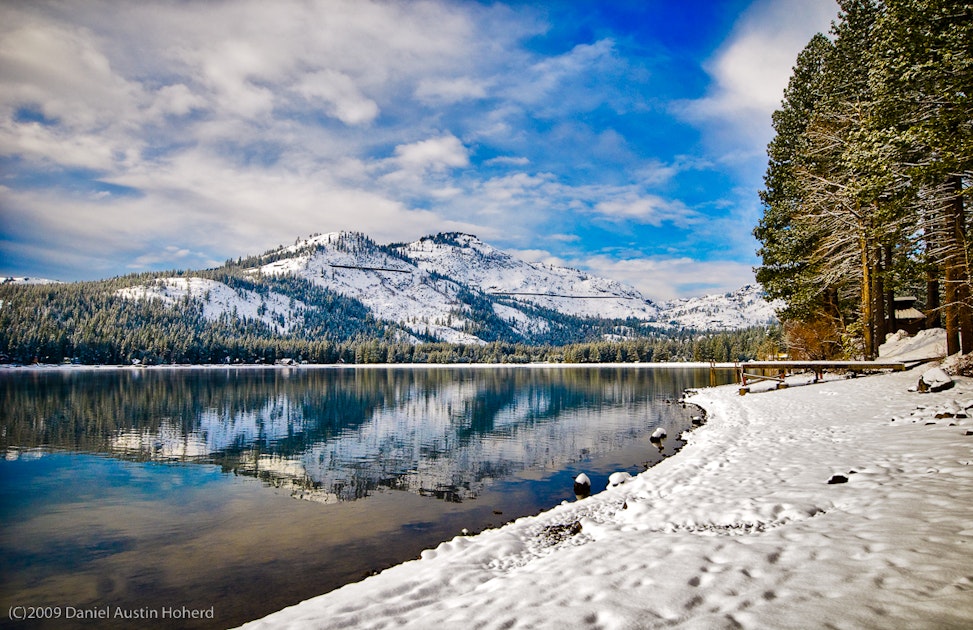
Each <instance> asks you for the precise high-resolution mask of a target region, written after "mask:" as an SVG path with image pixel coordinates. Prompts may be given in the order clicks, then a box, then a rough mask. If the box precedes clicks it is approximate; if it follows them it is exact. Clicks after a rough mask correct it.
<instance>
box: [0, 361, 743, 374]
mask: <svg viewBox="0 0 973 630" xmlns="http://www.w3.org/2000/svg"><path fill="white" fill-rule="evenodd" d="M736 365H737V364H735V363H711V362H709V361H686V362H678V361H670V362H666V363H636V362H632V363H303V364H290V365H288V364H283V363H238V364H221V363H198V364H197V363H193V364H189V363H177V364H167V365H137V366H136V365H112V364H100V365H75V364H70V365H69V364H63V363H35V364H31V365H19V364H13V363H9V364H0V373H2V372H4V371H10V372H28V371H36V372H43V371H61V370H63V371H83V370H285V369H291V370H375V369H385V368H403V369H410V370H422V369H428V370H435V369H449V368H471V369H487V368H489V369H496V368H528V369H529V368H603V367H607V368H632V369H638V368H651V369H682V368H690V369H699V368H706V369H709V368H711V367H716V368H717V369H724V370H726V369H733V368H735V367H736Z"/></svg>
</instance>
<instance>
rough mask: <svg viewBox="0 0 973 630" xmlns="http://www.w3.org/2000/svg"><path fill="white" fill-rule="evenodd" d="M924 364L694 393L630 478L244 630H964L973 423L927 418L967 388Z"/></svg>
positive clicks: (968, 612) (972, 586)
mask: <svg viewBox="0 0 973 630" xmlns="http://www.w3.org/2000/svg"><path fill="white" fill-rule="evenodd" d="M706 365H707V366H708V364H706ZM920 373H921V370H909V371H906V372H898V373H893V374H883V375H877V376H871V377H866V378H858V379H847V380H846V379H841V380H832V381H826V382H823V383H818V384H815V385H812V386H808V387H794V388H789V389H785V390H780V391H768V392H766V393H760V394H758V395H755V396H746V397H742V398H741V397H740V396H739V395H738V393H737V392H736V388H735V387H734V386H720V387H715V388H713V387H709V388H701V389H699V390H696V392H695V393H694V395H693V396H691V397H690V398H688V400H687V403H691V404H695V405H698V406H700V407H702V408H703V409H705V410H706V417H707V421H706V422H705V424H703V426H700V427H696V428H694V429H693V430H692V431H690V432H688V433H685V434H684V436H685V437H684V439H686V444H685V445H684V446H683V447H682V448H681V449H680V451H679V453H677V454H676V455H675V456H673V457H670V458H667V459H665V460H663V461H662V462H660V463H658V464H656V465H655V466H653V467H652V468H650V469H648V470H647V471H645V472H643V473H641V474H639V475H638V476H637V477H635V478H633V479H632V480H631V481H630V482H627V483H625V484H623V485H620V486H617V487H614V488H608V489H605V490H602V491H601V492H598V493H596V494H593V495H592V496H591V497H589V498H587V499H584V500H582V501H578V502H572V503H567V502H566V503H562V504H561V505H559V506H556V507H554V508H552V509H550V510H548V511H546V512H543V513H541V514H539V515H536V516H531V517H524V518H521V519H517V520H516V521H514V522H512V523H509V524H507V525H505V526H503V527H501V528H498V529H495V530H486V531H484V532H481V533H480V534H478V535H476V536H469V537H464V536H458V537H456V538H454V539H453V540H450V541H447V542H444V543H442V544H441V545H439V547H437V548H436V549H430V550H426V551H424V552H423V553H422V556H421V559H419V560H414V561H410V562H407V563H405V564H401V565H397V566H396V567H393V568H391V569H388V570H387V571H385V572H383V573H381V574H379V575H377V576H374V577H370V578H368V579H366V580H364V581H362V582H356V583H353V584H349V585H346V586H344V587H342V588H339V589H337V590H335V591H331V592H330V593H327V594H324V595H321V596H318V597H316V598H313V599H310V600H307V601H305V602H302V603H300V604H297V605H295V606H292V607H289V608H286V609H284V610H281V611H278V612H277V613H274V614H272V615H269V616H268V617H265V618H263V619H258V620H255V621H252V622H250V623H249V624H246V625H245V626H244V627H247V628H264V627H267V628H270V627H275V628H276V627H291V628H302V627H307V626H309V625H312V626H315V627H349V626H355V627H363V628H381V627H389V625H395V626H397V627H416V628H419V627H430V626H431V625H440V626H442V627H444V628H452V627H469V626H470V625H476V624H478V623H479V624H481V625H483V626H484V627H503V626H504V625H509V626H513V627H574V626H577V625H578V624H579V623H580V622H581V621H582V620H585V621H586V622H589V623H594V622H595V621H597V624H598V625H602V626H604V627H618V628H623V627H630V626H631V625H632V624H639V623H641V624H643V625H677V626H685V627H701V626H706V627H709V626H713V625H716V626H721V625H731V622H732V623H741V624H743V625H747V626H751V627H753V626H757V627H805V626H806V621H807V620H808V619H814V620H815V624H816V625H820V626H824V625H828V624H834V625H838V626H843V625H848V624H853V625H856V626H859V627H876V628H878V627H883V626H887V625H888V624H889V623H890V622H891V620H895V621H896V622H897V623H898V622H904V623H906V624H907V625H910V626H911V627H920V628H922V627H944V626H945V627H962V626H963V625H964V624H968V623H971V622H973V600H969V598H968V597H964V595H968V591H969V590H973V578H971V577H969V576H968V573H969V572H968V568H966V567H968V566H970V565H971V564H973V529H970V528H969V525H968V516H969V514H968V509H969V508H968V506H969V505H973V484H970V483H969V481H970V480H971V479H973V437H969V436H973V430H970V429H971V428H973V420H969V419H967V418H955V419H953V420H952V421H951V422H949V421H945V420H936V419H934V415H935V414H933V411H936V410H940V411H939V412H937V413H949V412H942V411H941V409H953V408H956V409H958V408H959V407H964V405H966V404H967V403H968V404H969V405H970V413H971V414H973V379H970V378H962V377H958V378H957V387H956V388H955V389H954V390H950V391H947V392H942V393H939V394H916V393H912V392H908V386H909V385H910V384H911V385H914V384H915V381H916V379H917V378H918V376H919V374H920ZM795 384H798V383H795ZM964 409H965V407H964ZM910 411H911V412H912V415H911V416H910ZM957 413H958V414H959V413H960V412H957ZM963 413H965V412H963ZM960 415H962V414H960ZM910 417H911V418H913V419H912V420H911V421H910ZM890 418H891V419H890ZM896 422H898V423H897V424H896ZM964 432H968V433H964ZM837 478H844V482H840V481H834V482H833V481H832V480H833V479H837ZM919 506H922V508H921V509H920V508H919ZM964 571H965V573H964ZM717 578H719V579H717ZM890 585H891V586H890ZM924 593H930V594H932V593H938V595H937V596H936V597H931V596H930V597H926V596H923V594H924Z"/></svg>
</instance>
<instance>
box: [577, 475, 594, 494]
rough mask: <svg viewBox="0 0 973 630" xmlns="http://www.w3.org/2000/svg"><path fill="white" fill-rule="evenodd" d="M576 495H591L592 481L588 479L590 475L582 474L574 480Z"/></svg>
mask: <svg viewBox="0 0 973 630" xmlns="http://www.w3.org/2000/svg"><path fill="white" fill-rule="evenodd" d="M574 494H575V496H577V497H587V496H588V495H590V494H591V479H588V475H586V474H584V473H581V474H580V475H578V476H577V477H575V478H574Z"/></svg>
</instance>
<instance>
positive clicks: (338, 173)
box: [0, 0, 817, 290]
mask: <svg viewBox="0 0 973 630" xmlns="http://www.w3.org/2000/svg"><path fill="white" fill-rule="evenodd" d="M791 1H796V0H787V2H785V4H787V3H789V2H791ZM816 1H817V0H816ZM798 4H800V3H798ZM773 6H774V3H773V2H771V0H758V2H757V4H756V5H755V7H754V8H753V9H752V10H751V11H750V12H749V13H747V15H746V16H745V18H744V19H743V20H742V21H741V22H740V24H739V25H738V27H737V29H736V30H735V31H734V34H733V37H732V38H731V40H729V41H728V42H727V44H726V45H725V46H724V47H723V48H721V50H720V53H719V55H718V56H717V57H715V58H714V59H713V60H712V63H711V65H710V66H709V68H710V71H711V73H712V75H713V78H714V83H713V85H714V87H713V89H712V90H711V91H710V93H709V94H708V95H707V97H706V98H705V99H701V100H700V101H698V102H696V103H692V104H685V107H684V109H683V113H684V115H685V116H687V117H692V119H693V120H694V121H695V122H696V123H697V124H699V125H700V126H706V125H711V126H712V127H717V126H721V125H722V126H733V127H734V128H738V127H740V126H739V125H737V123H736V122H733V121H735V120H736V118H734V116H736V114H735V112H748V111H751V110H754V111H756V110H759V109H760V108H764V109H766V107H767V102H769V96H767V94H769V93H770V92H771V91H772V90H770V87H769V85H768V86H766V87H767V94H763V93H762V92H761V90H762V89H763V87H765V86H761V85H757V84H756V83H755V82H756V81H757V78H755V77H753V76H751V75H750V74H749V73H748V71H747V68H750V67H751V66H752V65H753V64H754V63H755V62H754V61H753V59H754V58H758V59H759V58H760V55H761V54H762V53H761V51H764V52H766V51H767V50H768V49H769V48H768V47H773V46H777V45H778V42H776V41H775V40H773V39H772V37H773V36H769V35H761V31H760V29H761V28H766V30H767V31H769V32H771V31H775V30H779V29H780V28H781V24H783V25H784V27H785V28H787V29H789V30H788V31H787V32H791V31H792V30H793V29H791V27H790V26H789V25H790V21H789V19H790V16H785V17H787V19H783V18H780V16H778V15H776V14H775V13H774V11H773V10H772V9H773ZM795 11H797V12H799V11H798V10H797V9H795ZM2 17H3V20H0V158H2V159H3V160H4V185H5V186H6V188H3V190H2V192H0V194H2V199H0V202H2V208H0V211H2V212H0V219H2V228H3V232H2V234H0V247H2V250H0V254H4V255H0V258H7V259H8V260H9V259H10V258H11V256H10V255H6V254H12V253H13V252H21V253H22V254H23V257H24V259H26V258H27V257H28V256H30V257H33V258H34V259H35V263H34V264H35V265H39V264H40V263H37V262H36V261H37V260H45V261H68V260H69V259H68V257H67V255H66V254H64V253H63V252H60V251H58V250H65V249H71V250H72V251H73V252H74V254H73V255H74V256H75V258H71V259H70V264H68V263H65V265H64V266H63V268H62V271H63V272H64V273H65V274H67V275H68V276H69V278H67V279H70V274H74V275H75V277H76V278H77V277H82V276H87V277H92V276H93V275H95V273H96V272H95V271H94V270H96V269H97V270H102V269H108V268H109V265H110V264H111V263H110V261H109V259H108V257H107V256H106V254H107V253H109V252H110V253H111V256H112V257H113V259H114V263H113V264H114V269H115V270H118V271H120V272H123V271H125V270H127V269H129V268H144V267H146V266H149V267H151V266H153V265H157V264H158V265H167V266H170V265H177V264H178V265H182V266H191V265H193V264H203V263H206V264H208V263H209V262H211V261H213V260H221V259H224V258H226V257H235V256H238V255H242V254H246V253H250V252H257V251H263V250H264V249H266V248H268V247H271V246H273V245H275V244H277V243H284V242H290V241H292V240H293V238H294V237H295V236H297V235H299V234H308V233H311V232H322V231H330V230H338V229H354V230H361V231H364V232H366V233H369V234H370V235H372V236H373V237H375V238H376V239H377V240H379V241H383V240H385V241H402V240H408V239H411V238H416V237H418V236H422V235H424V234H427V233H435V232H438V231H451V230H456V231H464V232H472V233H476V234H478V235H480V236H481V237H482V238H484V239H486V240H491V241H494V242H495V243H496V244H497V245H498V246H501V247H507V248H516V249H519V250H521V255H522V256H524V257H533V258H534V259H536V260H539V261H545V262H558V261H564V260H568V261H579V260H583V256H582V254H581V253H580V252H583V251H586V250H587V251H593V250H599V248H602V249H603V250H608V249H611V248H612V247H615V248H614V249H613V251H619V248H618V247H617V244H614V245H613V244H610V243H598V244H594V243H593V241H594V240H595V238H600V239H602V240H608V239H618V238H625V239H627V240H631V241H637V240H638V239H644V240H650V239H657V240H660V241H665V242H666V246H669V245H668V243H669V241H676V240H678V241H679V243H684V242H685V240H686V239H685V235H686V234H687V233H689V232H692V233H699V234H701V235H702V234H709V235H710V236H711V235H712V234H711V232H712V229H711V228H709V227H708V226H712V225H718V224H719V221H718V220H713V219H712V217H711V216H710V215H712V214H713V210H712V208H713V207H712V205H711V206H710V207H709V208H706V207H705V204H701V203H699V202H698V201H696V200H693V201H689V200H687V199H685V198H683V196H682V195H681V194H680V191H679V187H680V185H682V179H685V178H690V177H692V176H694V175H695V174H698V173H700V172H703V171H704V170H705V169H708V168H712V169H716V168H720V167H722V165H721V164H720V163H719V162H718V160H716V159H708V158H705V157H703V156H701V155H700V154H699V152H698V151H696V150H695V148H694V147H692V146H690V147H688V148H685V149H680V150H679V151H670V152H669V153H659V154H655V153H652V151H653V150H654V148H653V147H649V148H647V145H648V144H650V143H649V142H648V141H646V140H644V139H643V141H642V142H638V141H634V142H633V136H636V135H639V134H641V133H643V131H644V130H645V129H646V128H648V127H649V126H651V125H652V124H658V125H659V126H660V128H659V130H658V131H655V130H653V133H654V134H655V135H654V136H653V137H654V138H663V136H664V135H665V128H666V126H667V125H673V124H674V123H673V122H672V121H671V120H670V119H665V120H663V119H660V116H668V113H666V112H662V110H665V104H663V103H655V104H654V106H653V107H654V109H653V107H650V106H649V105H647V101H648V100H651V98H652V94H651V93H650V92H651V90H650V87H649V84H648V83H643V79H644V78H645V77H646V76H648V75H649V74H651V73H647V72H645V71H644V70H645V68H644V67H643V66H644V65H645V64H649V63H654V62H655V61H654V60H651V61H650V60H647V58H644V57H638V55H642V54H644V50H634V49H633V47H632V46H631V45H630V43H627V41H628V40H626V39H625V38H620V37H615V36H614V34H613V33H612V30H613V29H614V28H615V27H616V25H614V24H611V25H607V23H605V24H603V25H602V26H606V27H605V28H597V29H596V28H593V29H591V30H590V31H584V33H585V34H584V35H580V36H579V35H577V34H576V33H578V32H581V31H579V30H578V29H574V28H573V25H572V28H571V29H568V30H570V31H571V32H572V36H571V37H572V39H570V40H568V39H565V40H560V39H558V37H559V36H558V35H556V33H557V32H559V29H557V28H552V25H551V23H550V20H549V18H550V19H557V16H553V15H552V16H545V15H544V14H543V12H542V10H539V9H536V8H535V7H533V6H532V5H531V4H530V3H526V4H524V3H517V4H516V5H515V6H505V5H504V4H502V3H477V2H465V1H457V0H420V1H417V2H385V1H381V0H328V1H327V2H305V1H304V0H279V1H277V2H273V3H268V2H263V1H262V0H239V1H233V2H229V1H225V0H217V1H214V2H195V3H194V2H190V3H184V2H181V3H172V2H170V1H169V0H146V1H145V2H129V3H118V2H113V1H111V0H91V1H90V2H84V3H64V2H60V1H58V0H36V1H34V2H29V3H6V4H5V5H4V6H3V9H2ZM778 18H780V19H781V22H780V24H778V23H775V22H774V20H775V19H778ZM771 24H772V26H768V25H771ZM758 27H759V28H758ZM592 33H596V34H595V35H592ZM762 37H763V39H761V38H762ZM805 39H806V38H805ZM538 42H540V43H541V44H540V45H535V44H537V43H538ZM799 47H800V45H797V48H795V49H794V54H796V50H797V49H799ZM768 54H769V53H768ZM775 63H776V62H775ZM775 80H776V79H775ZM747 99H749V100H747ZM643 115H645V116H649V115H652V116H653V118H651V120H649V119H645V120H643V118H642V116H643ZM767 115H768V116H769V112H767ZM728 120H729V121H730V122H729V123H728V122H727V121H728ZM741 124H742V123H741ZM708 128H709V127H708ZM699 188H701V186H697V187H696V188H693V190H698V189H699ZM723 214H724V215H726V214H730V213H729V212H725V213H723ZM707 230H709V232H707ZM593 232H597V233H598V236H597V237H595V236H592V233H593ZM674 234H675V235H677V236H678V239H676V238H675V237H673V235H674ZM672 246H673V247H675V246H677V245H672ZM632 249H633V250H636V249H638V248H637V247H635V246H633V247H632ZM646 249H647V250H651V248H650V247H646ZM651 251H658V250H657V249H655V250H651ZM84 260H88V261H89V263H90V264H88V265H85V264H83V261H84ZM599 260H600V259H599ZM607 260H608V259H607V258H606V261H607ZM632 260H642V259H641V258H638V256H637V255H633V256H632ZM646 260H647V259H646ZM596 262H598V261H596ZM623 262H624V261H623ZM574 264H575V266H578V264H577V263H574ZM599 264H600V265H601V270H602V271H604V272H605V273H606V274H607V275H611V276H612V277H617V275H616V274H618V275H621V276H626V274H627V273H630V272H629V271H628V267H627V266H626V265H625V264H621V263H620V264H619V265H617V266H612V265H609V264H607V262H600V263H599ZM86 266H87V267H88V268H89V269H91V270H92V271H91V272H86V273H83V272H79V271H78V270H79V269H84V268H85V267H86ZM687 268H688V263H687ZM671 269H672V268H670V270H671ZM680 269H681V268H680ZM12 271H13V270H12ZM593 271H596V270H594V269H593ZM97 273H98V275H101V274H100V271H99V272H97ZM632 273H634V272H632ZM670 275H673V274H670ZM676 275H678V274H676ZM660 277H661V276H660ZM674 277H676V276H674ZM622 279H625V278H624V277H623V278H622ZM676 280H678V278H676ZM676 280H674V281H676ZM659 281H660V282H663V280H659ZM660 290H661V289H660Z"/></svg>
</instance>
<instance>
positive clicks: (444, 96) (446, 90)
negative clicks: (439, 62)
mask: <svg viewBox="0 0 973 630" xmlns="http://www.w3.org/2000/svg"><path fill="white" fill-rule="evenodd" d="M486 95H487V89H486V84H485V83H484V82H483V81H482V80H477V79H473V78H470V77H456V78H446V79H441V78H436V77H430V78H425V79H422V80H421V81H420V82H419V85H418V86H417V87H416V90H415V96H416V98H418V99H419V100H420V101H424V102H426V103H430V104H434V105H442V104H451V103H458V102H460V101H465V100H471V99H478V98H483V97H485V96H486Z"/></svg>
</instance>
